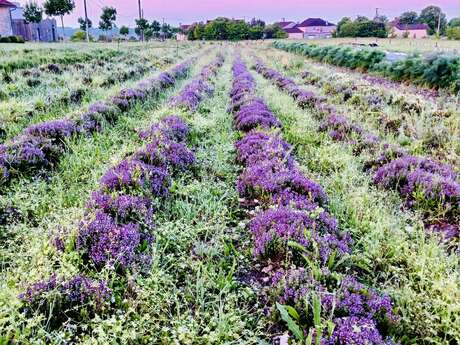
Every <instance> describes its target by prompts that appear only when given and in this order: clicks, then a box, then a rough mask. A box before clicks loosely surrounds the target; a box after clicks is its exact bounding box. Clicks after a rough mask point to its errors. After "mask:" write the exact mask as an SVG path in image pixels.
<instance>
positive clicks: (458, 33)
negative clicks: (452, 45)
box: [446, 26, 460, 40]
mask: <svg viewBox="0 0 460 345" xmlns="http://www.w3.org/2000/svg"><path fill="white" fill-rule="evenodd" d="M446 36H447V38H448V39H450V40H460V26H453V27H449V28H447V30H446Z"/></svg>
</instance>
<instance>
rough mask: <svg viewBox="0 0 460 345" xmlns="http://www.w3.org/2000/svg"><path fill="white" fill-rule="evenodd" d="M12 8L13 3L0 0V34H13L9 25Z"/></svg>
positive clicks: (13, 6)
mask: <svg viewBox="0 0 460 345" xmlns="http://www.w3.org/2000/svg"><path fill="white" fill-rule="evenodd" d="M13 8H16V5H15V4H13V3H11V2H9V1H7V0H0V36H11V35H13V27H12V25H11V9H13Z"/></svg>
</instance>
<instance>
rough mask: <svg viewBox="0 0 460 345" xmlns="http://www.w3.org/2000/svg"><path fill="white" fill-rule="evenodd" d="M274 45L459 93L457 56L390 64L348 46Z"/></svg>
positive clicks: (375, 52) (374, 51) (459, 59)
mask: <svg viewBox="0 0 460 345" xmlns="http://www.w3.org/2000/svg"><path fill="white" fill-rule="evenodd" d="M458 29H460V28H458ZM273 45H274V47H275V48H278V49H282V50H286V51H288V52H293V53H298V54H302V55H305V56H307V57H309V58H311V59H314V60H318V61H321V62H326V63H330V64H332V65H336V66H341V67H348V68H351V69H360V70H364V71H372V72H376V73H379V74H382V75H384V76H385V77H388V78H391V79H393V80H396V81H410V82H412V83H414V84H417V85H421V86H427V87H430V88H435V89H441V88H442V89H450V90H452V91H454V92H456V91H458V90H460V57H458V56H456V55H446V54H443V53H439V54H433V55H430V56H428V57H422V56H420V55H410V56H408V57H407V58H405V59H403V60H399V61H394V62H390V61H388V60H385V56H386V54H385V53H384V52H383V51H381V50H378V49H371V48H359V49H355V48H353V47H351V46H323V47H318V46H316V45H313V44H308V43H300V42H296V43H290V42H281V41H276V42H274V44H273Z"/></svg>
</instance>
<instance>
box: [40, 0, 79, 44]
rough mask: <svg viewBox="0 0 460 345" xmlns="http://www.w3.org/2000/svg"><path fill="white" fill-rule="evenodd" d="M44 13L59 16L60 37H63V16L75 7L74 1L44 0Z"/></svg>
mask: <svg viewBox="0 0 460 345" xmlns="http://www.w3.org/2000/svg"><path fill="white" fill-rule="evenodd" d="M43 8H44V9H45V13H46V14H47V15H49V16H53V17H54V16H58V17H61V24H62V39H63V40H64V38H65V30H64V16H65V15H66V14H70V13H72V11H73V10H74V8H75V2H74V1H73V0H45V2H44V3H43Z"/></svg>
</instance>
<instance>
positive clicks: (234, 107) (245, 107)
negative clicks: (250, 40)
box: [230, 57, 280, 132]
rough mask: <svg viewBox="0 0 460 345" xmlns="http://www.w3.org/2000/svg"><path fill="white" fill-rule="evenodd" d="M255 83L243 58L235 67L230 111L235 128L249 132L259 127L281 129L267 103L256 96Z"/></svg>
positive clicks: (239, 59)
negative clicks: (232, 114)
mask: <svg viewBox="0 0 460 345" xmlns="http://www.w3.org/2000/svg"><path fill="white" fill-rule="evenodd" d="M254 88H255V82H254V79H253V77H252V76H251V74H250V73H249V71H248V70H247V68H246V66H245V64H244V63H243V61H242V60H241V58H239V57H238V58H237V60H236V62H235V64H234V65H233V86H232V90H231V92H230V97H231V105H230V110H231V111H233V113H234V125H235V128H236V129H238V130H240V131H244V132H248V131H250V130H251V129H255V128H257V127H261V128H265V129H268V128H271V127H280V123H279V121H278V120H277V119H276V117H275V115H273V113H272V112H271V111H270V109H269V108H268V107H267V105H266V104H265V102H264V101H263V100H262V99H260V98H256V97H255V96H254Z"/></svg>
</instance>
